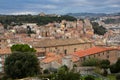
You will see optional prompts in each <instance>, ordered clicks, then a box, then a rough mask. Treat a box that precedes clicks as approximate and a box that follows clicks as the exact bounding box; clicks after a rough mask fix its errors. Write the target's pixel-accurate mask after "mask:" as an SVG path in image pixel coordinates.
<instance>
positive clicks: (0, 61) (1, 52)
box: [0, 48, 11, 73]
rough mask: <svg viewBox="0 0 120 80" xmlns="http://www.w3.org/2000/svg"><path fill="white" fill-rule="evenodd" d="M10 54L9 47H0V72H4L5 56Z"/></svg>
mask: <svg viewBox="0 0 120 80" xmlns="http://www.w3.org/2000/svg"><path fill="white" fill-rule="evenodd" d="M10 54H11V50H10V48H6V49H0V73H1V72H4V62H5V58H6V57H7V56H8V55H10Z"/></svg>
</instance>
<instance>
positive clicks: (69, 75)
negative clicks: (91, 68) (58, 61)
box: [52, 66, 80, 80]
mask: <svg viewBox="0 0 120 80" xmlns="http://www.w3.org/2000/svg"><path fill="white" fill-rule="evenodd" d="M52 80H80V74H79V73H77V72H74V71H73V70H69V68H68V67H67V66H62V67H61V68H59V70H58V72H57V74H55V76H54V77H53V79H52Z"/></svg>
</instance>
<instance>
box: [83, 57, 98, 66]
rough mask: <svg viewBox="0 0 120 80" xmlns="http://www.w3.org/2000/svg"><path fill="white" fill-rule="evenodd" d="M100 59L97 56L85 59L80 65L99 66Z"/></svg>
mask: <svg viewBox="0 0 120 80" xmlns="http://www.w3.org/2000/svg"><path fill="white" fill-rule="evenodd" d="M99 64H100V60H99V59H97V58H90V59H86V60H85V61H84V62H82V66H99Z"/></svg>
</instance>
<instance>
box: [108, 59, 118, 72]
mask: <svg viewBox="0 0 120 80" xmlns="http://www.w3.org/2000/svg"><path fill="white" fill-rule="evenodd" d="M110 71H111V72H112V73H118V72H120V58H118V60H117V62H116V63H115V64H112V65H111V66H110Z"/></svg>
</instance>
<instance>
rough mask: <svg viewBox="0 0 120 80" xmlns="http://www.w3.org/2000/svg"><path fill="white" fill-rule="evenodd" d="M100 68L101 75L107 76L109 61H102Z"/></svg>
mask: <svg viewBox="0 0 120 80" xmlns="http://www.w3.org/2000/svg"><path fill="white" fill-rule="evenodd" d="M100 67H101V68H102V69H103V70H104V72H103V75H104V76H107V74H108V72H107V69H108V68H109V67H110V61H109V60H107V59H106V60H102V61H101V62H100Z"/></svg>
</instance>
